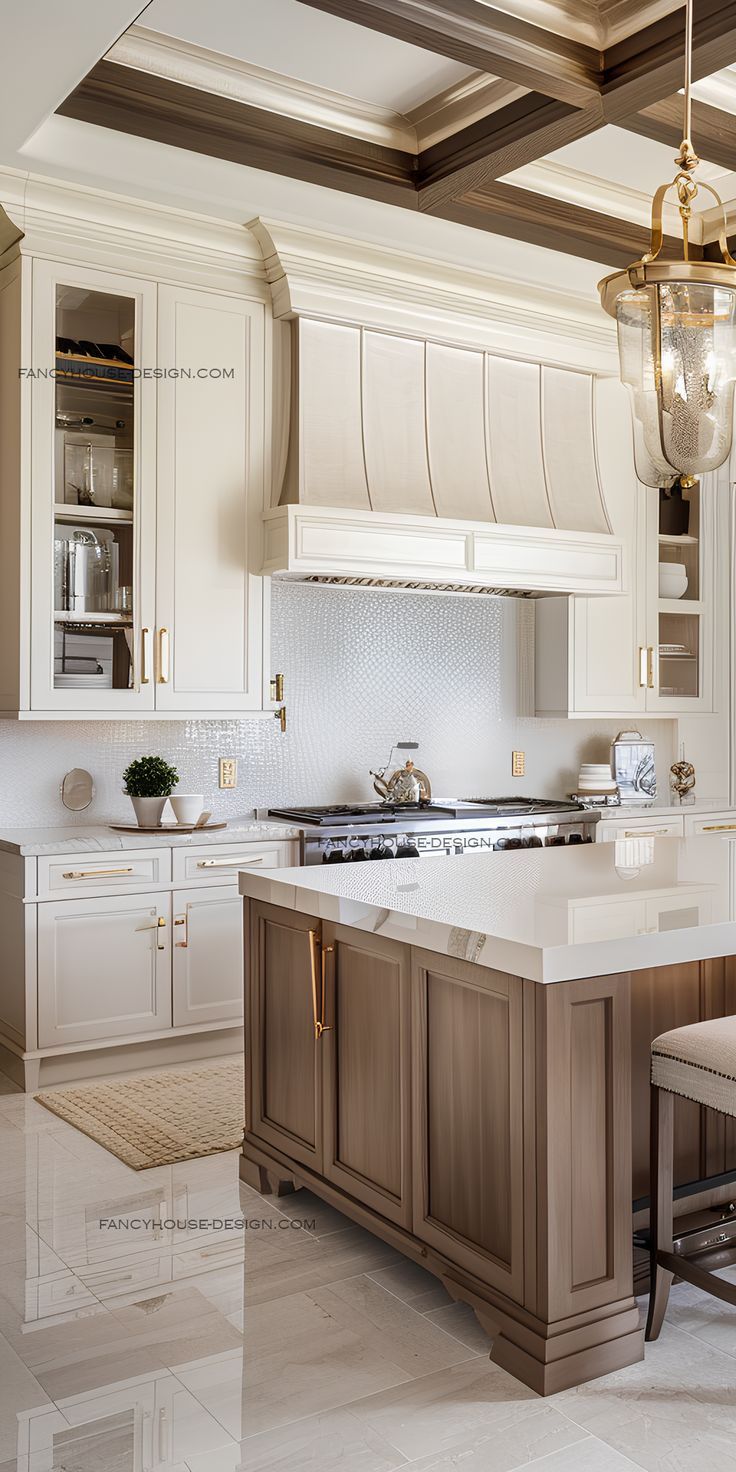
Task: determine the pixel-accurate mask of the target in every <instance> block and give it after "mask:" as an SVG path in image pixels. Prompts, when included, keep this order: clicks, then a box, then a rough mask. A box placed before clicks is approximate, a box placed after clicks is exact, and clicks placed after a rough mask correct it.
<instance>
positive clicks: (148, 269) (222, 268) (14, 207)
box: [0, 168, 266, 295]
mask: <svg viewBox="0 0 736 1472" xmlns="http://www.w3.org/2000/svg"><path fill="white" fill-rule="evenodd" d="M0 205H2V207H3V209H4V211H5V213H6V216H7V217H8V219H9V220H10V222H11V224H12V226H13V227H14V228H15V239H16V241H18V244H17V245H15V247H14V249H15V250H16V251H20V253H21V254H23V255H43V256H52V257H63V258H65V259H67V260H68V259H71V260H75V261H80V262H82V261H84V262H87V263H88V264H90V265H97V266H107V267H108V268H110V269H113V270H120V268H121V265H122V266H123V267H124V268H125V270H126V271H128V272H130V271H136V272H137V273H138V274H142V275H151V276H155V277H156V278H157V279H158V280H162V279H164V280H165V279H167V278H168V279H171V280H178V279H186V280H188V281H199V280H201V281H202V282H203V283H204V282H207V283H209V284H210V285H216V286H217V285H219V286H221V287H222V289H223V290H232V289H235V290H242V288H243V284H244V282H246V281H247V282H248V284H249V290H250V291H253V290H254V289H255V290H257V292H258V294H259V295H262V294H263V292H264V291H265V289H266V287H265V279H264V270H263V261H262V258H261V254H260V251H259V250H258V247H257V245H256V243H255V242H254V241H253V239H252V237H251V236H250V235H249V233H248V231H247V230H244V229H243V228H242V226H240V225H233V224H229V223H228V222H227V221H223V220H218V219H214V218H212V217H211V216H207V215H197V214H193V213H189V212H185V211H183V210H176V209H171V208H169V207H168V206H166V205H152V204H146V203H145V202H143V201H141V200H138V199H130V198H128V197H126V196H124V195H118V194H110V193H105V192H103V191H102V190H98V189H91V188H87V187H86V186H84V185H81V184H67V183H65V182H60V181H59V180H56V179H48V178H44V177H43V176H41V175H37V174H30V173H23V172H21V171H20V170H18V169H4V168H0ZM20 232H22V239H21V238H20ZM6 235H7V239H6V238H5V236H6ZM0 244H2V248H3V249H4V250H7V249H9V248H10V247H11V246H12V240H11V239H10V232H9V227H7V226H6V227H5V234H4V233H3V232H2V231H1V230H0Z"/></svg>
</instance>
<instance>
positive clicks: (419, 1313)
mask: <svg viewBox="0 0 736 1472" xmlns="http://www.w3.org/2000/svg"><path fill="white" fill-rule="evenodd" d="M383 1271H384V1269H383V1268H377V1269H376V1272H379V1273H382V1272H383ZM356 1278H370V1281H371V1282H372V1283H375V1286H376V1288H380V1290H381V1292H382V1293H387V1294H388V1296H389V1298H394V1299H395V1300H396V1302H397V1303H400V1304H401V1306H402V1308H404V1309H406V1310H408V1311H409V1312H410V1313H412V1314H416V1317H417V1318H418V1319H426V1318H427V1314H429V1313H437V1312H438V1310H437V1309H436V1308H435V1309H427V1310H426V1311H424V1310H423V1309H419V1308H414V1307H413V1305H412V1304H410V1303H407V1301H406V1299H405V1298H401V1297H400V1295H399V1294H398V1293H393V1292H392V1290H391V1289H390V1288H387V1287H386V1286H385V1284H383V1283H378V1282H376V1278H375V1274H374V1273H350V1275H349V1276H348V1277H347V1278H333V1279H332V1281H331V1282H330V1283H320V1284H319V1289H320V1290H322V1289H325V1288H335V1287H336V1286H337V1285H338V1284H340V1283H352V1282H354V1281H355V1280H356ZM317 1291H318V1290H317V1289H312V1288H308V1289H306V1290H305V1292H307V1293H309V1294H310V1296H311V1294H312V1293H314V1292H317ZM452 1302H453V1303H455V1302H459V1300H456V1299H453V1300H452ZM444 1307H445V1308H451V1307H452V1304H445V1305H444ZM431 1322H432V1328H433V1329H439V1332H440V1334H444V1335H445V1336H446V1338H447V1339H451V1340H452V1341H453V1343H454V1344H461V1345H462V1347H463V1349H469V1348H470V1346H469V1345H467V1344H466V1343H465V1340H464V1339H458V1337H457V1334H451V1333H450V1331H449V1329H445V1328H443V1326H442V1324H435V1323H434V1321H431ZM483 1353H484V1352H483V1350H480V1349H473V1350H471V1351H470V1355H469V1358H471V1359H482V1358H483ZM457 1363H458V1364H464V1363H465V1361H464V1360H458V1361H457Z"/></svg>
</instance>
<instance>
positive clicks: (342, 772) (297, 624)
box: [0, 584, 726, 827]
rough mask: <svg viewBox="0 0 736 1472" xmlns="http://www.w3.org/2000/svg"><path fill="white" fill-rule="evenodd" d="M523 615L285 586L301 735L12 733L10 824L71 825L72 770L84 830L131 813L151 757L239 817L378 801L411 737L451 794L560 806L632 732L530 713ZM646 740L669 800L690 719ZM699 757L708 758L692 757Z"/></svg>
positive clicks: (513, 606)
mask: <svg viewBox="0 0 736 1472" xmlns="http://www.w3.org/2000/svg"><path fill="white" fill-rule="evenodd" d="M521 616H523V611H522V607H521V605H520V603H519V602H518V601H517V600H514V599H502V598H483V597H477V598H453V597H447V596H445V595H442V594H432V595H419V596H417V595H410V594H391V593H379V592H371V591H366V592H363V591H351V590H344V589H341V588H310V587H306V586H300V585H296V584H287V585H284V584H277V585H275V586H274V589H273V620H272V621H273V663H272V668H273V669H274V670H283V672H284V675H285V677H286V695H287V705H288V712H289V728H288V731H287V733H286V735H282V734H281V732H280V731H279V729H278V726H277V724H276V722H275V721H274V722H271V721H268V720H259V721H254V720H251V721H247V720H244V721H237V722H236V721H224V722H219V721H187V722H183V721H182V722H168V721H167V722H164V721H162V722H155V723H145V724H144V723H136V722H134V721H128V722H125V721H119V722H116V721H109V722H104V723H97V724H96V723H92V722H88V723H86V724H85V723H81V724H77V723H76V722H74V723H72V722H70V723H69V724H66V723H64V722H55V723H38V724H36V723H27V724H24V725H21V726H18V725H14V724H13V723H12V722H9V721H6V722H0V826H2V827H7V826H12V825H14V824H16V825H17V824H27V823H30V824H33V823H38V824H46V823H63V822H69V821H70V820H71V817H72V815H70V814H68V813H67V812H66V810H65V809H64V808H63V806H62V804H61V801H60V798H59V784H60V782H61V779H62V777H63V775H64V773H65V771H67V770H68V769H69V768H71V767H73V766H83V767H87V768H88V769H89V770H90V771H91V772H92V773H93V776H94V778H95V782H96V785H97V798H96V800H95V803H94V806H93V807H92V808H90V809H89V810H88V811H87V813H86V814H81V815H79V821H80V822H89V821H90V820H96V821H99V820H100V819H101V818H106V817H125V816H126V815H127V813H128V812H129V804H128V801H127V799H126V798H125V797H123V795H122V792H121V788H122V781H121V778H122V772H123V769H124V767H125V765H126V764H127V762H128V761H130V760H131V759H132V758H133V757H134V756H139V755H141V754H143V753H148V752H155V753H159V752H160V753H161V754H162V755H164V756H166V757H167V758H168V759H169V760H171V761H173V762H174V763H175V764H176V766H177V767H178V768H179V772H180V775H181V784H180V785H181V790H182V791H190V792H191V791H196V792H199V791H202V792H204V794H205V797H206V799H207V803H208V805H210V803H211V805H212V806H213V807H214V808H215V810H216V811H217V813H218V814H222V816H224V817H227V816H234V815H235V814H237V813H242V812H244V811H245V810H247V809H250V808H253V807H266V806H268V805H269V804H279V805H282V804H286V803H299V804H303V803H306V802H319V803H326V802H341V801H348V800H351V799H354V798H369V797H370V796H371V795H372V793H371V783H370V779H369V777H368V770H369V768H370V767H376V766H377V765H379V764H382V763H383V762H384V761H385V760H386V759H387V757H388V754H389V750H390V748H391V746H392V745H393V743H394V742H395V741H399V740H417V741H420V742H421V748H420V752H419V764H420V765H421V766H422V767H424V768H425V770H426V771H427V772H428V773H429V775H430V778H431V780H432V782H433V785H434V791H435V794H436V795H438V796H442V795H445V796H450V795H452V796H494V795H495V796H499V795H505V794H506V793H511V792H526V793H531V794H534V795H536V796H540V797H544V796H550V797H554V796H560V795H562V794H564V793H567V792H569V791H570V790H571V787H572V785H573V783H574V780H575V777H576V774H577V771H578V767H579V764H580V761H581V760H592V761H596V760H598V761H600V760H606V759H607V756H608V747H609V743H610V741H611V738H612V737H613V736H615V735H616V731H617V729H618V725H617V723H616V722H610V721H598V722H596V721H562V720H559V721H540V720H536V719H534V718H529V717H520V716H518V715H517V710H518V708H519V700H520V693H519V691H518V690H517V621H518V619H519V617H521ZM620 724H621V725H624V724H625V722H624V721H623V720H622V721H621V723H620ZM691 725H693V726H695V725H696V723H695V722H692V723H691ZM641 730H642V732H643V733H645V734H647V735H649V736H651V737H653V739H654V740H655V741H656V743H657V763H658V771H659V774H660V782H661V787H662V791H663V793H664V794H666V792H667V772H668V768H669V766H670V763H671V761H672V760H673V755H674V747H675V739H676V726H675V723H674V722H670V721H651V722H649V723H648V724H647V723H644V724H642V726H641ZM513 748H519V749H521V750H524V751H525V752H526V758H527V770H526V777H525V778H524V779H519V778H514V779H512V777H511V775H510V772H511V751H512V749H513ZM691 755H692V758H693V760H694V761H696V763H697V760H698V758H697V753H696V752H695V751H694V750H693V749H692V747H691ZM219 756H236V757H237V758H238V762H239V785H238V788H237V790H236V791H235V792H234V793H219V792H218V791H217V758H218V757H219ZM725 760H726V758H725V754H724V756H723V765H724V768H725ZM720 780H721V779H720V777H718V776H717V775H715V776H714V777H713V782H714V783H715V782H718V781H720ZM725 787H726V778H725V772H724V776H723V779H722V785H721V786H715V787H714V788H713V789H712V790H708V791H706V789H705V787H702V786H700V785H699V787H698V793H699V795H700V796H702V797H708V796H717V797H720V796H722V795H723V793H724V792H725Z"/></svg>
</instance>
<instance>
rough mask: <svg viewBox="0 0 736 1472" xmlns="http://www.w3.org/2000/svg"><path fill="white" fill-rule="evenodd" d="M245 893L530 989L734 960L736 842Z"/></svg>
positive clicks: (362, 872)
mask: <svg viewBox="0 0 736 1472" xmlns="http://www.w3.org/2000/svg"><path fill="white" fill-rule="evenodd" d="M239 882H240V891H241V894H243V895H249V896H251V897H252V898H254V899H258V900H264V901H267V902H268V903H270V904H274V905H280V906H282V907H284V908H286V909H290V910H295V911H297V912H300V913H302V914H306V915H314V916H315V917H318V918H320V919H323V920H329V921H334V922H337V923H340V924H343V925H349V926H353V927H355V928H356V929H358V930H366V931H370V932H372V933H374V934H376V935H384V936H388V937H390V938H391V939H393V940H400V941H404V942H406V943H407V944H409V945H413V946H419V947H423V948H424V949H426V950H429V951H437V952H440V953H441V954H443V955H450V956H457V957H460V958H462V959H463V960H467V961H472V962H475V963H477V964H478V965H479V966H489V967H493V968H495V969H496V970H499V971H505V972H509V973H511V974H513V975H516V976H523V977H528V978H529V979H530V980H531V981H539V982H555V981H570V980H574V979H577V978H579V977H585V976H603V975H610V974H612V973H614V972H618V971H632V970H642V969H644V968H646V967H649V966H669V965H673V964H676V963H679V962H684V961H698V960H705V959H707V958H710V957H714V956H726V955H736V842H734V840H733V839H729V838H723V837H716V836H709V837H695V838H656V839H655V838H642V839H627V840H625V841H621V842H616V843H605V844H586V845H585V846H580V847H570V848H554V849H530V850H527V851H523V852H514V853H487V854H486V853H484V854H474V855H466V856H464V857H462V858H451V859H445V858H442V859H439V858H437V859H426V858H425V859H394V860H382V861H380V862H376V863H371V862H368V863H362V864H331V865H314V866H312V867H307V868H299V869H278V870H276V869H273V870H269V871H268V872H267V873H260V874H256V873H254V872H252V871H248V872H246V871H242V872H241V874H240V878H239Z"/></svg>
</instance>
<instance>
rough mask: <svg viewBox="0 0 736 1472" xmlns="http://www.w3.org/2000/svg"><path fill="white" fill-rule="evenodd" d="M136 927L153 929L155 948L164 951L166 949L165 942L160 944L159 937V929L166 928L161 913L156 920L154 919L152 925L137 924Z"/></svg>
mask: <svg viewBox="0 0 736 1472" xmlns="http://www.w3.org/2000/svg"><path fill="white" fill-rule="evenodd" d="M138 929H139V930H155V931H156V950H157V951H165V950H166V945H165V943H163V944H162V942H161V939H160V933H161V931H162V930H165V929H166V921H165V920H164V917H163V915H159V917H158V920H154V923H153V925H139V926H138Z"/></svg>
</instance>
